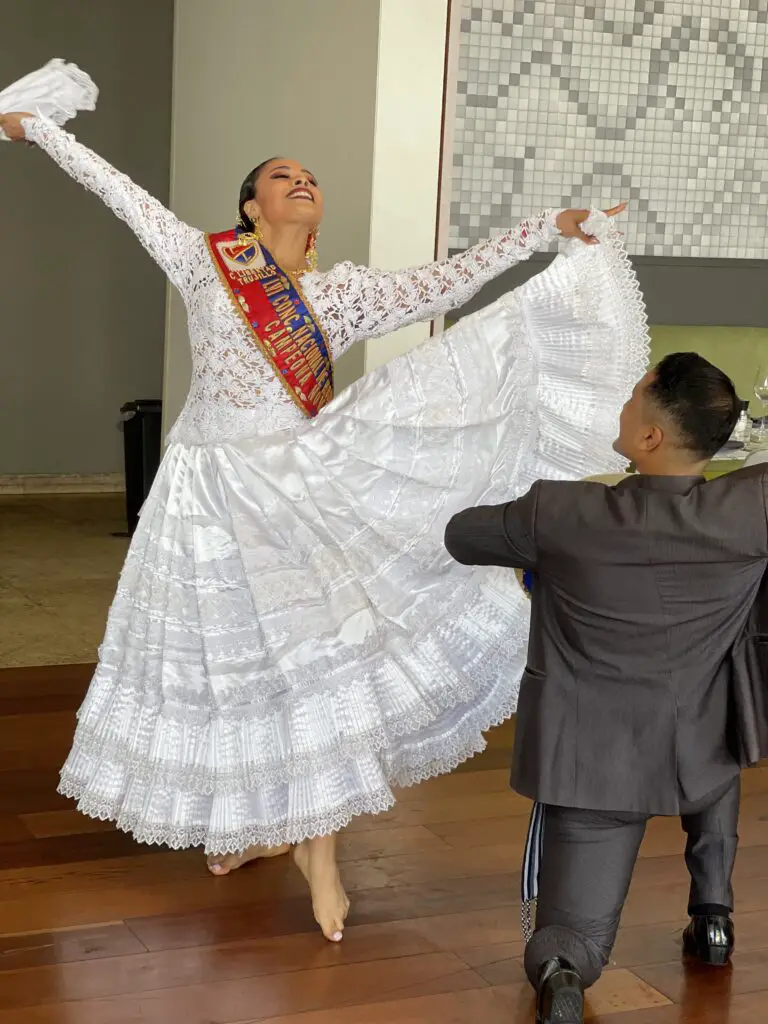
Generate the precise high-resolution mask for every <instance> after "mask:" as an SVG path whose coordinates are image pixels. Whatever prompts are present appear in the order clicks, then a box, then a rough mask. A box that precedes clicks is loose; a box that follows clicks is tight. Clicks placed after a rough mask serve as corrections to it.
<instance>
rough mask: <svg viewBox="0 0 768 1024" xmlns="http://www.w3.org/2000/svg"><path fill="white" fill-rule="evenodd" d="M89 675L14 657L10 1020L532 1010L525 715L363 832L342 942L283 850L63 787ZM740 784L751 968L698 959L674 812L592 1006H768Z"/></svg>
mask: <svg viewBox="0 0 768 1024" xmlns="http://www.w3.org/2000/svg"><path fill="white" fill-rule="evenodd" d="M89 676H90V669H89V668H88V666H68V667H58V668H33V669H8V670H4V671H1V672H0V771H2V785H1V786H0V1024H64V1022H66V1024H139V1022H141V1024H160V1022H162V1024H177V1022H179V1024H247V1022H256V1021H259V1022H264V1024H266V1022H271V1024H332V1022H333V1024H391V1022H393V1021H396V1022H398V1024H473V1022H477V1021H482V1022H483V1024H501V1022H504V1024H509V1022H517V1021H520V1022H524V1021H531V1020H532V1019H533V1000H532V995H531V992H530V990H529V988H528V986H527V984H526V981H525V978H524V976H523V972H522V968H521V964H520V954H521V942H520V933H519V918H518V912H519V903H518V887H519V878H520V876H519V870H518V868H519V863H520V854H521V850H522V845H523V840H524V836H525V829H526V824H527V813H528V806H527V803H526V802H525V801H523V800H521V799H519V798H517V797H515V796H513V795H512V794H511V793H510V792H509V790H508V788H507V761H508V750H509V745H510V741H511V730H510V729H509V728H504V729H501V730H497V731H496V732H495V733H493V734H492V735H491V737H490V745H489V749H488V750H487V751H486V753H485V754H483V755H482V756H480V757H478V758H476V759H474V760H473V761H471V762H469V763H468V764H467V765H465V766H463V768H462V769H461V770H460V771H458V772H456V773H455V774H454V775H452V776H448V777H444V778H440V779H436V780H433V781H431V782H428V783H426V784H424V785H422V786H420V787H417V788H415V789H412V790H408V791H406V792H405V793H403V794H402V795H401V800H400V802H399V804H398V805H397V807H396V809H395V810H394V811H392V812H391V813H389V814H386V815H382V816H381V817H378V818H369V819H361V820H358V821H357V822H355V824H354V827H352V828H351V829H350V830H349V831H348V832H347V834H346V835H345V837H344V840H343V846H342V856H343V861H344V864H343V870H344V877H345V880H346V883H347V886H348V889H349V891H350V895H351V897H352V914H351V918H350V922H349V927H348V929H347V932H346V937H345V939H344V942H343V943H342V944H341V946H340V947H334V946H331V945H329V944H328V943H326V942H325V941H324V940H323V939H322V938H321V937H320V936H319V935H318V933H317V932H316V930H315V928H314V926H313V922H312V919H311V916H310V910H309V903H308V900H307V898H306V896H305V894H304V891H303V888H302V885H303V883H302V882H301V880H300V879H299V877H298V875H297V874H296V872H295V870H293V869H292V868H291V865H290V863H289V862H288V860H287V859H286V858H281V859H280V860H275V861H271V862H264V863H261V864H256V865H253V866H251V867H250V868H247V869H245V870H243V871H241V872H238V873H237V874H234V875H232V876H230V877H228V878H221V879H214V878H212V877H211V876H210V875H208V873H207V872H206V870H205V868H204V865H203V859H202V856H201V855H200V853H199V852H197V851H185V852H179V853H174V852H169V851H164V850H159V849H157V848H152V847H142V846H138V845H136V844H134V843H133V842H132V841H131V839H130V838H129V837H127V836H124V835H122V834H120V833H117V832H115V831H113V830H112V829H111V827H110V826H108V825H106V824H104V823H101V822H93V821H89V820H87V819H85V818H82V817H80V816H79V815H78V814H77V813H76V812H75V811H74V810H73V809H72V807H71V806H70V805H69V804H68V803H67V802H66V801H65V800H63V799H62V798H60V797H58V796H57V795H56V792H55V787H56V781H57V769H58V767H59V765H60V763H61V761H62V759H63V758H64V756H65V754H66V752H67V749H68V746H69V741H70V738H71V733H72V727H73V717H74V710H75V708H76V707H77V705H78V703H79V701H80V699H81V696H82V694H83V692H84V689H85V686H86V685H87V681H88V679H89ZM744 782H745V786H744V788H745V799H744V805H743V812H742V824H741V835H742V848H741V852H740V855H739V861H738V866H737V871H736V884H737V899H738V908H737V919H736V924H737V937H738V951H737V955H736V957H735V960H734V964H733V968H732V969H726V970H721V971H716V970H706V969H703V968H698V969H697V968H696V967H690V966H689V967H685V966H684V965H683V964H682V963H681V958H680V951H679V946H680V933H681V930H682V927H683V925H684V923H685V916H684V915H685V905H686V896H687V883H686V873H685V867H684V865H683V861H682V856H681V850H682V839H681V834H680V829H679V824H678V822H677V821H676V820H657V821H655V822H653V823H652V825H651V827H650V829H649V832H648V836H647V839H646V842H645V844H644V846H643V850H642V858H641V860H640V862H639V865H638V869H637V872H636V876H635V880H634V884H633V887H632V891H631V894H630V897H629V901H628V904H627V908H626V912H625V915H624V921H623V927H622V931H621V934H620V938H619V941H618V944H617V947H616V950H615V957H614V962H613V963H612V964H611V968H610V969H609V970H608V971H606V973H605V975H604V976H603V979H602V980H601V982H600V983H599V985H598V986H596V987H595V989H593V990H592V992H591V993H590V998H589V1007H588V1016H589V1018H590V1019H591V1020H593V1021H598V1022H602V1024H609V1022H611V1024H673V1022H696V1024H746V1022H750V1024H751V1022H753V1021H761V1020H765V1019H766V1018H767V1017H768V1010H766V1000H768V927H767V926H766V919H767V918H768V769H766V768H758V769H754V770H752V771H751V772H748V773H746V775H745V779H744Z"/></svg>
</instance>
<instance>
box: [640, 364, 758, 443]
mask: <svg viewBox="0 0 768 1024" xmlns="http://www.w3.org/2000/svg"><path fill="white" fill-rule="evenodd" d="M646 394H647V395H648V397H649V398H651V399H652V401H653V402H654V403H655V405H656V406H657V408H659V409H662V410H663V411H664V412H665V413H666V414H667V416H668V417H669V418H670V419H671V420H672V422H673V423H674V424H675V426H676V427H677V430H678V432H679V437H680V443H681V445H682V446H683V447H684V448H686V449H687V450H688V451H690V452H691V453H692V454H693V455H695V456H697V457H698V458H700V459H710V458H712V456H713V455H714V454H715V453H716V452H719V451H720V449H721V448H722V447H723V445H724V444H725V442H726V441H727V440H728V438H729V437H730V436H731V434H732V433H733V428H734V427H735V426H736V421H737V420H738V418H739V413H740V411H741V403H740V402H739V398H738V395H737V394H736V389H735V388H734V386H733V381H732V380H731V379H730V377H728V376H726V374H724V373H723V371H722V370H719V369H718V368H717V367H716V366H713V365H712V363H709V362H707V360H706V359H704V358H702V356H700V355H698V354H697V353H696V352H676V353H674V354H673V355H669V356H666V357H665V358H664V359H662V361H661V362H660V363H659V365H658V366H657V367H656V370H655V376H654V379H653V380H652V381H651V383H650V384H649V385H648V388H647V390H646Z"/></svg>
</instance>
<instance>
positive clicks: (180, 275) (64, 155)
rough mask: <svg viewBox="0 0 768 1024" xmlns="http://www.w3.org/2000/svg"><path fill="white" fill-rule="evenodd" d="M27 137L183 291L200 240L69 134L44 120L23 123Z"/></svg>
mask: <svg viewBox="0 0 768 1024" xmlns="http://www.w3.org/2000/svg"><path fill="white" fill-rule="evenodd" d="M24 130H25V132H26V136H27V139H28V140H29V141H30V142H35V143H36V144H37V145H38V146H39V147H40V148H41V149H43V150H45V152H46V153H47V154H48V156H50V157H51V159H53V160H55V162H56V163H57V164H58V165H59V167H61V168H62V169H63V170H64V171H66V172H67V174H68V175H69V176H70V177H71V178H74V180H75V181H76V182H78V183H79V184H80V185H83V186H84V187H85V188H87V189H88V190H89V191H91V192H95V194H96V195H97V196H99V198H100V199H101V200H102V201H103V202H104V203H105V204H106V205H107V206H108V207H109V209H110V210H112V212H113V213H114V214H115V215H116V216H117V217H119V218H120V220H123V221H125V223H126V224H127V225H128V227H130V229H131V230H132V231H133V233H134V234H135V235H136V237H137V238H138V239H139V241H140V242H141V244H142V245H143V246H144V248H145V249H146V250H147V252H148V253H149V254H150V256H151V257H152V258H153V259H154V260H155V262H156V263H158V264H159V266H160V267H161V268H162V269H163V270H164V271H165V273H166V274H167V275H168V278H169V279H170V281H171V282H172V284H174V285H175V286H176V287H177V288H178V289H179V290H180V291H181V292H182V293H183V291H184V283H185V281H186V280H188V279H189V270H190V265H191V262H192V261H193V259H194V254H195V253H196V251H197V250H198V249H199V246H196V245H195V243H196V242H198V241H199V239H200V238H201V237H202V233H201V232H200V231H198V230H197V229H196V228H192V227H190V226H189V225H188V224H184V223H183V221H180V220H179V219H178V217H176V216H175V215H174V214H172V213H171V211H170V210H167V209H166V208H165V207H164V206H163V204H162V203H160V202H158V200H157V199H154V198H153V197H152V196H150V195H149V194H148V193H147V192H145V191H144V189H142V188H140V187H139V186H138V185H136V184H135V183H134V182H133V181H131V179H130V178H129V177H128V176H127V175H126V174H121V172H120V171H118V170H116V169H115V168H114V167H112V166H111V164H108V163H107V161H106V160H102V158H101V157H100V156H97V155H96V153H94V152H92V151H91V150H90V149H87V148H86V147H85V146H83V145H81V144H80V143H79V142H77V140H76V139H75V138H74V136H72V135H70V134H69V133H68V132H65V131H64V130H63V129H62V128H59V127H58V126H57V125H55V124H54V123H53V121H50V120H48V119H47V118H44V117H35V118H27V119H25V121H24Z"/></svg>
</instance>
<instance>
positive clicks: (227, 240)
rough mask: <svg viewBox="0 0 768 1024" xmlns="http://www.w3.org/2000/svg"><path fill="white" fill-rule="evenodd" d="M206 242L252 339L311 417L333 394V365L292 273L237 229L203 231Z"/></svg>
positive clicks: (286, 387) (327, 346)
mask: <svg viewBox="0 0 768 1024" xmlns="http://www.w3.org/2000/svg"><path fill="white" fill-rule="evenodd" d="M207 242H208V249H209V251H210V253H211V257H212V258H213V262H214V264H215V266H216V269H217V270H218V272H219V277H220V278H221V281H222V283H223V285H224V287H225V288H226V289H227V294H228V295H229V297H230V299H231V300H232V305H233V306H234V307H235V309H236V310H237V312H238V313H239V315H240V316H241V317H242V319H243V322H244V323H245V325H246V326H247V327H248V330H249V333H250V334H251V336H252V338H253V339H254V341H255V343H256V344H257V345H258V347H259V349H260V350H261V351H262V352H263V354H264V355H265V356H266V357H267V359H268V360H269V362H270V363H271V364H272V367H273V369H274V371H275V373H276V374H277V375H278V377H279V378H280V380H281V381H282V382H283V385H284V386H285V389H286V391H287V392H288V394H289V395H290V396H291V398H292V399H293V400H294V402H295V403H296V404H297V405H298V407H299V408H300V409H301V410H302V412H304V413H305V415H307V416H310V417H312V416H317V414H318V413H319V412H320V410H321V409H322V408H323V406H325V405H327V404H328V403H329V402H330V401H331V400H332V398H333V363H332V360H331V351H330V347H329V345H328V342H327V340H326V338H325V335H324V334H323V331H322V329H321V327H320V325H319V324H318V322H317V320H316V319H315V317H314V315H313V314H312V311H311V309H310V307H309V305H308V303H307V300H306V298H305V297H304V294H303V292H302V290H301V286H300V285H299V283H298V280H297V279H296V275H291V274H288V273H287V272H286V271H284V270H282V268H281V267H279V266H278V265H277V263H275V261H274V259H273V258H272V256H271V255H270V253H269V252H268V251H267V250H266V249H265V248H264V246H262V245H260V244H259V242H258V241H257V240H256V239H255V238H254V236H253V235H249V234H247V233H246V232H242V231H240V230H239V229H235V230H232V231H222V232H220V233H219V234H214V235H208V236H207ZM262 256H263V260H262Z"/></svg>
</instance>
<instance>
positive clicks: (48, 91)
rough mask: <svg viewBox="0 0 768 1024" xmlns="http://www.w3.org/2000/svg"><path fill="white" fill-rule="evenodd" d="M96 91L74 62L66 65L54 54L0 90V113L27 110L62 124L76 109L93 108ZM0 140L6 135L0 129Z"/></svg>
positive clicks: (97, 91) (87, 76)
mask: <svg viewBox="0 0 768 1024" xmlns="http://www.w3.org/2000/svg"><path fill="white" fill-rule="evenodd" d="M98 96H99V90H98V89H97V88H96V86H95V84H94V82H93V80H92V79H91V77H90V76H89V75H87V74H86V73H85V71H81V70H80V68H79V67H78V66H77V64H67V63H66V61H63V60H61V58H60V57H56V58H55V59H54V60H49V61H48V63H47V64H46V65H45V67H44V68H40V69H39V71H33V72H32V74H30V75H25V76H24V78H20V79H19V81H18V82H14V84H13V85H9V86H8V88H7V89H3V91H2V92H0V113H3V114H12V113H15V112H17V111H22V110H28V111H29V112H30V113H31V114H40V115H41V116H43V117H49V118H50V119H51V120H52V121H55V123H56V124H59V125H62V124H64V123H65V122H66V121H68V120H69V119H70V118H71V117H74V116H75V114H76V113H77V112H78V110H95V109H96V100H97V99H98ZM0 139H4V140H5V141H6V142H7V141H8V138H7V136H6V134H5V132H3V131H2V130H1V129H0Z"/></svg>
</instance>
